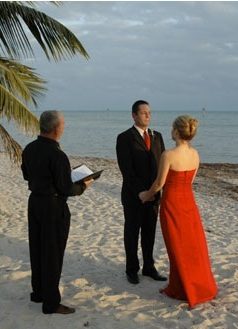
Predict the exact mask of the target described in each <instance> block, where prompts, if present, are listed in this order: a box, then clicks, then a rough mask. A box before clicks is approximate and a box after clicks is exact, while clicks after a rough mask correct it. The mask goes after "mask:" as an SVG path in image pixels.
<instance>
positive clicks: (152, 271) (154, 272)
mask: <svg viewBox="0 0 238 329" xmlns="http://www.w3.org/2000/svg"><path fill="white" fill-rule="evenodd" d="M142 275H144V276H149V277H150V278H152V279H153V280H156V281H166V280H167V278H166V277H165V276H162V275H160V274H159V273H158V272H157V270H156V269H155V268H152V269H150V270H142Z"/></svg>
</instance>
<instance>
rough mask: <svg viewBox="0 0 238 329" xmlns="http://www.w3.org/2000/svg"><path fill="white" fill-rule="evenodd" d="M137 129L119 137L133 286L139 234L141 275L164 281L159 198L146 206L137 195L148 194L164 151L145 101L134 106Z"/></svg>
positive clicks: (128, 271)
mask: <svg viewBox="0 0 238 329" xmlns="http://www.w3.org/2000/svg"><path fill="white" fill-rule="evenodd" d="M132 117H133V120H134V126H133V127H131V128H130V129H128V130H126V131H124V132H122V133H121V134H120V135H118V137H117V145H116V152H117V161H118V165H119V168H120V170H121V173H122V177H123V184H122V191H121V198H122V205H123V210H124V217H125V224H124V245H125V251H126V275H127V280H128V281H129V282H130V283H132V284H137V283H139V277H138V274H137V273H138V271H139V269H140V266H139V259H138V255H137V251H138V239H139V233H141V247H142V255H143V269H142V274H143V275H146V276H149V277H151V278H152V279H154V280H158V281H165V280H166V278H165V277H163V276H161V275H160V274H159V273H158V272H157V270H156V268H155V266H154V259H153V247H154V240H155V230H156V223H157V217H158V205H159V197H160V195H159V194H158V195H156V197H155V198H154V199H153V200H151V201H149V202H146V203H144V204H142V202H141V201H140V199H139V197H138V194H139V193H140V192H141V191H144V190H147V189H148V188H149V187H150V186H151V184H152V183H153V181H154V180H155V178H156V176H157V170H158V164H159V160H160V156H161V153H162V152H163V151H164V149H165V148H164V142H163V138H162V135H161V134H160V133H159V132H157V131H153V130H150V129H148V126H149V124H150V117H151V113H150V106H149V103H148V102H146V101H143V100H139V101H136V102H135V103H134V104H133V106H132Z"/></svg>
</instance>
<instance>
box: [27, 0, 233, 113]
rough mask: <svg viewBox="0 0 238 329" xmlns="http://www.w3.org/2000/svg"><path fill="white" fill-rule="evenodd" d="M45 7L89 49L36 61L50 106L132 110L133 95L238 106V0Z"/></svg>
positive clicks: (180, 105) (164, 102)
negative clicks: (86, 57)
mask: <svg viewBox="0 0 238 329" xmlns="http://www.w3.org/2000/svg"><path fill="white" fill-rule="evenodd" d="M43 9H44V10H43V11H44V12H45V13H47V14H49V15H50V16H52V17H54V18H56V19H58V20H59V21H60V22H62V23H63V24H65V25H66V26H67V27H69V28H70V29H71V30H72V31H73V32H74V33H75V34H76V35H77V37H78V38H79V39H80V41H81V42H82V43H83V45H84V46H85V48H86V49H87V51H88V52H89V54H90V60H89V61H86V60H84V59H83V58H82V57H81V58H80V57H76V58H73V59H72V60H68V61H62V62H60V63H58V64H54V63H49V62H47V60H46V59H45V58H44V55H43V53H42V51H40V50H39V49H38V48H37V50H36V57H37V58H36V61H35V63H34V62H31V65H32V66H36V67H37V69H38V72H39V73H41V75H43V76H44V78H46V79H47V80H48V81H49V92H48V94H47V97H46V98H45V100H44V101H43V105H44V106H45V107H51V106H53V105H54V106H55V105H57V102H58V105H59V106H61V107H62V108H65V109H69V108H70V109H94V110H100V109H104V108H108V107H109V108H111V109H115V110H120V109H127V108H129V107H130V105H131V103H132V102H133V101H134V100H135V99H136V98H145V99H148V100H149V101H150V102H151V103H153V104H154V105H155V107H156V108H159V109H161V110H166V109H184V110H186V109H187V108H188V109H190V110H192V109H194V110H197V109H200V108H202V107H204V106H205V107H206V108H208V109H221V110H222V109H224V108H230V109H236V103H237V98H236V93H237V76H238V68H237V36H236V34H237V33H236V31H237V29H238V4H237V3H236V2H160V1H155V2H150V1H149V2H146V1H142V2H140V1H139V2H136V1H128V2H127V1H123V2H91V1H90V2H82V1H73V2H70V1H69V2H66V3H65V4H64V5H63V6H60V7H59V8H57V7H54V6H51V5H48V4H43Z"/></svg>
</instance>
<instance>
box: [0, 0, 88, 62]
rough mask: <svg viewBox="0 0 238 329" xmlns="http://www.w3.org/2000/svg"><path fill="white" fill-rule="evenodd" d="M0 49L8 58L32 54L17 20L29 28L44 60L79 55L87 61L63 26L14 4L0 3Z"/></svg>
mask: <svg viewBox="0 0 238 329" xmlns="http://www.w3.org/2000/svg"><path fill="white" fill-rule="evenodd" d="M0 13H1V15H0V48H1V49H3V50H4V51H5V52H6V53H7V54H8V55H9V56H11V57H18V58H19V57H20V55H23V56H26V55H27V56H28V55H32V54H33V49H32V47H31V45H30V42H29V39H28V37H27V35H26V33H25V32H24V30H23V28H22V24H21V21H20V18H21V19H22V20H23V21H24V23H25V24H26V25H27V27H28V28H29V30H30V32H31V33H32V34H33V36H34V37H35V39H36V40H37V42H38V43H39V45H40V46H41V48H42V49H43V51H44V52H45V55H46V56H47V58H48V59H50V58H51V57H52V58H53V59H54V60H55V61H58V60H60V59H62V58H65V57H72V56H73V55H76V54H77V53H80V54H81V55H82V56H84V57H85V58H89V55H88V53H87V52H86V50H85V49H84V47H83V45H82V44H81V42H80V41H79V40H78V39H77V37H76V36H75V35H74V34H73V33H72V32H71V31H70V30H69V29H67V28H66V27H65V26H64V25H63V24H61V23H59V22H57V21H56V20H54V19H53V18H51V17H49V16H47V15H46V14H44V13H42V12H40V11H38V10H36V9H34V8H30V7H27V6H24V5H20V4H19V3H18V2H8V1H0Z"/></svg>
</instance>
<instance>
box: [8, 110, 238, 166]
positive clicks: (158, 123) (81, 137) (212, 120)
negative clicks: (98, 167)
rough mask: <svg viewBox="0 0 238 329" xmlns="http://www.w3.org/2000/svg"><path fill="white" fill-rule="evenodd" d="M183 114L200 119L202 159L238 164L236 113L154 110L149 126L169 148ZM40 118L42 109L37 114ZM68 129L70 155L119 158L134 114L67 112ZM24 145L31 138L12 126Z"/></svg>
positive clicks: (65, 143) (64, 139) (66, 141)
mask: <svg viewBox="0 0 238 329" xmlns="http://www.w3.org/2000/svg"><path fill="white" fill-rule="evenodd" d="M181 114H190V115H192V116H194V117H196V118H197V119H198V120H199V128H198V132H197V135H196V137H195V138H194V140H193V141H192V144H193V145H194V147H196V148H197V150H198V151H199V153H200V157H201V162H208V163H238V111H237V112H229V111H224V112H208V111H206V112H202V111H200V112H191V113H182V112H175V111H171V112H168V111H166V112H163V111H161V112H152V117H151V125H150V128H152V129H154V130H158V131H160V132H161V133H162V135H163V138H164V142H165V146H166V148H170V147H172V146H173V145H174V142H173V141H172V140H171V135H170V132H171V125H172V122H173V120H174V119H175V118H176V117H177V116H178V115H181ZM36 115H37V116H38V117H39V115H40V112H39V113H36ZM64 116H65V132H64V135H63V137H62V139H61V146H62V148H63V150H64V151H65V152H66V153H67V154H68V155H79V156H92V157H103V158H109V159H116V152H115V145H116V138H117V135H118V134H119V133H120V132H122V131H124V130H126V129H128V128H129V127H131V126H132V125H133V120H132V117H131V113H130V112H129V111H128V112H125V111H87V112H86V111H85V112H70V111H67V112H66V111H65V112H64ZM10 130H11V133H12V134H13V137H15V138H16V139H17V140H18V141H19V142H20V144H21V145H22V146H25V145H26V144H27V143H28V142H29V141H30V140H32V138H24V137H22V135H21V134H19V133H17V132H16V129H12V128H11V129H10Z"/></svg>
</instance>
